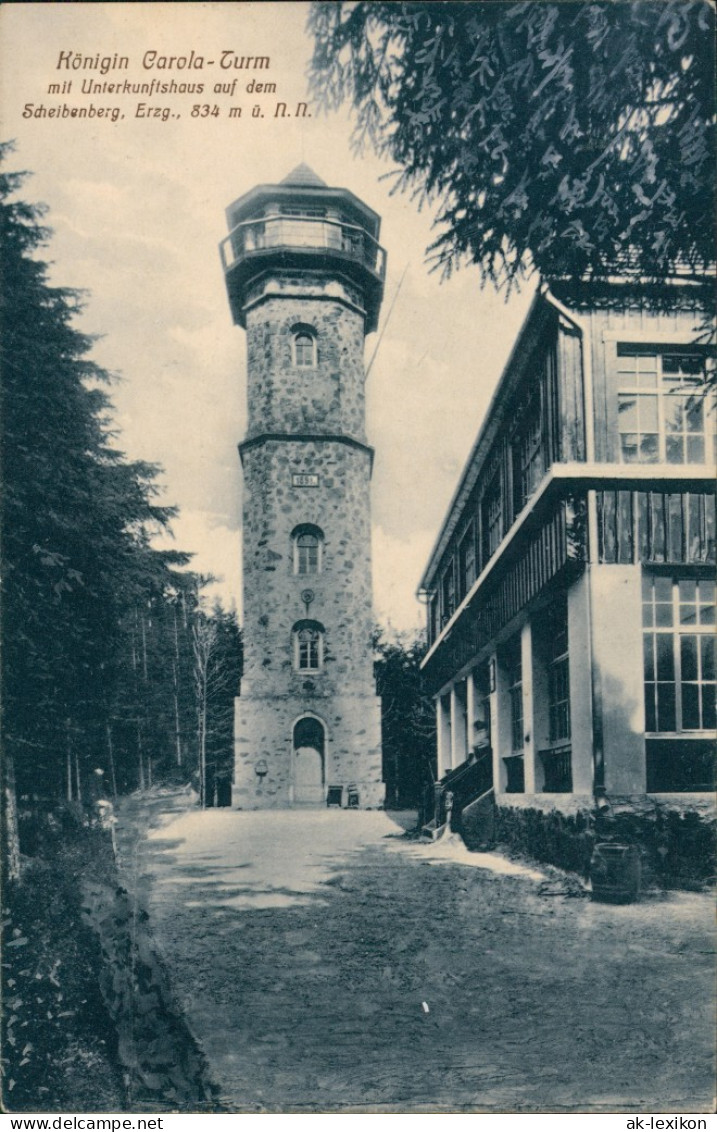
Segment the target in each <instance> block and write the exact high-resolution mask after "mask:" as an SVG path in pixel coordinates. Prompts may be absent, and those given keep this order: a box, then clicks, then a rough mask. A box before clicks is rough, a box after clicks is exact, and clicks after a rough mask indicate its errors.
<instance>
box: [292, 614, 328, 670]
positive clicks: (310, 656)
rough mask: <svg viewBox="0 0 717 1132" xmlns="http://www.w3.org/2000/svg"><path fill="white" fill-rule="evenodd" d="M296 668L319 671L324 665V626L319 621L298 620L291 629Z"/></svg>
mask: <svg viewBox="0 0 717 1132" xmlns="http://www.w3.org/2000/svg"><path fill="white" fill-rule="evenodd" d="M291 635H292V638H293V647H294V668H295V669H296V671H297V672H318V671H320V669H321V668H323V666H324V627H323V625H322V624H321V623H320V622H319V621H297V623H296V624H295V625H294V628H293V629H292V631H291Z"/></svg>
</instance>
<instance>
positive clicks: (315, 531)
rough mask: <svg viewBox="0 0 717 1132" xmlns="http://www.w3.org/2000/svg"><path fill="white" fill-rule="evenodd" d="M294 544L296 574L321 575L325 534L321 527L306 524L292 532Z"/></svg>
mask: <svg viewBox="0 0 717 1132" xmlns="http://www.w3.org/2000/svg"><path fill="white" fill-rule="evenodd" d="M292 539H293V542H294V573H295V574H320V573H321V565H322V561H321V560H322V557H323V555H322V551H323V542H324V534H323V531H322V530H321V529H320V528H319V527H314V526H312V525H311V524H308V523H306V524H304V525H303V526H301V527H296V528H295V529H294V531H293V532H292Z"/></svg>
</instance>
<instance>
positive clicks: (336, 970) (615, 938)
mask: <svg viewBox="0 0 717 1132" xmlns="http://www.w3.org/2000/svg"><path fill="white" fill-rule="evenodd" d="M180 805H186V799H184V800H182V799H179V798H177V797H171V796H167V797H166V798H164V799H162V798H156V797H155V798H154V800H153V801H152V802H151V805H150V804H149V803H148V802H147V801H146V800H142V799H138V798H135V799H130V800H128V802H127V803H125V804H124V805H123V808H122V811H121V814H120V831H121V835H122V840H121V846H122V854H123V861H124V869H125V879H126V883H129V884H131V885H133V886H135V888H136V889H137V891H138V892H140V893H141V895H142V898H143V900H144V901H145V904H146V906H147V908H148V911H149V913H150V924H151V926H152V929H153V931H154V933H155V936H156V938H157V941H158V942H159V944H160V946H161V948H162V950H163V952H164V955H165V957H166V959H167V963H168V965H169V968H170V972H171V976H172V979H173V982H174V988H175V991H176V993H177V995H178V997H179V999H180V1001H181V1002H182V1004H183V1005H184V1008H185V1010H186V1012H187V1016H188V1019H189V1023H190V1026H191V1028H192V1030H193V1032H194V1033H195V1035H196V1036H197V1038H198V1040H199V1042H200V1044H201V1045H202V1047H203V1049H204V1051H205V1053H206V1056H207V1058H208V1060H209V1064H210V1067H211V1070H212V1072H213V1075H214V1077H215V1080H216V1081H217V1083H218V1085H219V1090H220V1093H221V1095H222V1099H223V1104H224V1105H225V1107H226V1108H227V1109H229V1110H230V1111H235V1112H262V1111H264V1112H296V1111H311V1112H331V1111H337V1110H338V1111H345V1112H350V1111H356V1112H365V1111H380V1112H394V1111H399V1112H413V1111H429V1112H459V1111H462V1110H466V1111H498V1112H536V1111H553V1112H562V1111H575V1112H590V1111H597V1112H601V1111H607V1112H622V1111H627V1110H635V1111H642V1112H645V1111H649V1112H683V1113H684V1112H689V1113H697V1112H704V1111H712V1098H713V1081H714V1059H713V1052H714V1011H713V1003H714V973H715V960H714V953H715V943H714V934H713V924H712V900H711V899H710V898H709V897H707V896H704V895H694V894H686V893H671V894H667V895H665V896H659V897H658V896H655V897H651V898H644V899H643V901H641V902H640V903H639V904H637V905H627V906H610V905H599V904H593V903H592V902H591V901H590V900H589V899H587V898H586V896H585V895H584V894H582V893H581V891H580V886H579V885H577V884H569V883H567V884H566V881H565V878H564V877H563V876H562V874H559V873H558V872H557V871H556V870H550V869H546V870H544V871H542V872H541V871H540V870H539V869H537V868H532V869H531V868H526V867H521V866H517V865H515V864H513V863H512V862H509V861H507V860H505V859H504V858H502V857H501V856H499V855H497V854H475V853H469V852H468V851H467V850H465V849H464V848H463V846H462V843H456V842H452V843H448V844H442V843H440V842H439V843H437V844H436V845H435V846H431V845H423V844H420V843H415V842H412V841H410V840H407V839H406V838H405V836H404V831H403V828H402V825H404V826H405V825H408V824H410V822H409V821H403V822H402V820H401V815H391V814H388V813H379V812H373V813H367V812H359V811H337V810H305V811H301V810H294V811H289V812H281V813H272V812H264V813H243V812H236V811H230V810H218V811H207V812H205V813H201V812H198V811H196V810H190V811H187V812H184V813H182V812H180V811H179V810H178V807H179V806H180ZM162 811H164V812H162ZM150 819H151V821H152V822H153V828H152V830H151V832H150V833H149V835H148V836H144V835H143V834H144V830H145V829H146V827H147V826H148V824H149V822H150Z"/></svg>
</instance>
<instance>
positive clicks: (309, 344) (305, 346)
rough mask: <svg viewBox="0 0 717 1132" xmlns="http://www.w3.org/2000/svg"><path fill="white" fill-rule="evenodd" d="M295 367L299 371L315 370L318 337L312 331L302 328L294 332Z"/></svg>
mask: <svg viewBox="0 0 717 1132" xmlns="http://www.w3.org/2000/svg"><path fill="white" fill-rule="evenodd" d="M292 352H293V362H294V365H295V366H297V367H298V368H299V369H314V368H315V367H316V335H315V334H314V333H312V331H311V330H308V329H304V328H302V329H301V330H297V331H295V332H294V337H293V340H292Z"/></svg>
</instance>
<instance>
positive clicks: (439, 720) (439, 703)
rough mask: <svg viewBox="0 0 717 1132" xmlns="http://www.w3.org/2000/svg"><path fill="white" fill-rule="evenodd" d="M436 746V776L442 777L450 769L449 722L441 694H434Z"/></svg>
mask: <svg viewBox="0 0 717 1132" xmlns="http://www.w3.org/2000/svg"><path fill="white" fill-rule="evenodd" d="M436 748H437V766H436V777H437V778H443V775H444V774H445V773H446V772H447V771H449V770H450V769H451V722H450V717H449V715H448V713H447V712H446V709H445V707H444V705H443V696H436Z"/></svg>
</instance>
